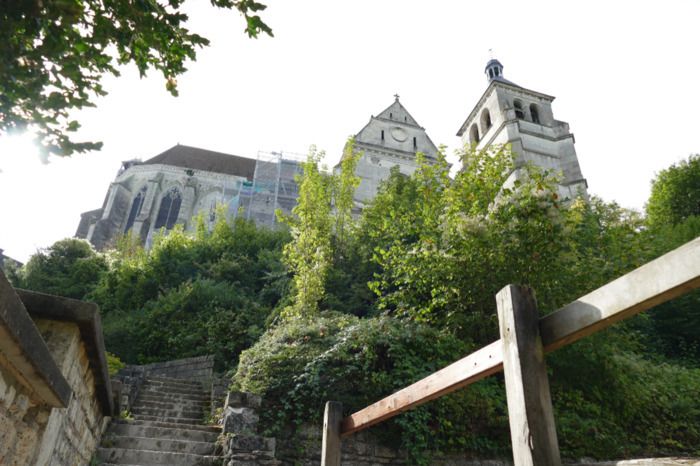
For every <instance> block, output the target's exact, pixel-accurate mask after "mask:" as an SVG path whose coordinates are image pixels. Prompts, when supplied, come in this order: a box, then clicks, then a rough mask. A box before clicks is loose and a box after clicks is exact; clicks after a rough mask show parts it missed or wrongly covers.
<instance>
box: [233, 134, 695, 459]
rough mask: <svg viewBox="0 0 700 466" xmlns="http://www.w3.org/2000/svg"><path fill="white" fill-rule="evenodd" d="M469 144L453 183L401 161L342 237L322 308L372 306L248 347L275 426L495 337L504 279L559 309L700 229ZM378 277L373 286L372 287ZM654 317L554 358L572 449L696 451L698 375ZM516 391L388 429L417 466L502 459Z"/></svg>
mask: <svg viewBox="0 0 700 466" xmlns="http://www.w3.org/2000/svg"><path fill="white" fill-rule="evenodd" d="M460 155H461V156H462V159H463V165H464V167H465V168H464V170H463V171H461V172H459V173H458V174H457V176H456V177H455V178H454V179H451V178H450V177H449V176H448V168H449V167H448V165H447V163H446V162H445V159H444V156H443V155H442V154H439V156H438V158H437V160H436V161H432V162H431V163H424V164H423V165H422V166H421V167H420V168H419V170H418V171H417V172H416V173H415V174H414V175H413V176H411V177H406V176H403V175H402V174H400V173H399V172H398V170H393V172H392V174H391V176H390V178H389V179H388V180H387V181H386V182H385V183H384V184H383V186H382V188H381V190H380V192H379V194H378V195H377V197H376V198H375V200H374V201H373V203H372V204H371V205H370V206H369V207H367V208H366V209H365V210H364V211H363V212H362V214H361V216H360V219H359V223H357V225H356V226H354V227H353V228H351V229H350V230H349V233H348V234H347V235H346V236H345V238H344V239H343V242H342V243H341V242H338V241H337V238H336V237H335V236H333V235H332V234H331V242H330V244H331V248H332V250H333V257H334V260H333V262H332V264H331V266H329V268H328V274H327V279H326V283H325V288H324V291H323V293H324V296H323V299H322V300H321V301H320V303H319V307H320V308H321V309H339V310H342V311H344V312H346V313H351V314H357V315H362V316H367V315H369V316H372V315H374V316H375V317H369V318H363V319H356V318H354V317H350V316H349V315H347V314H346V315H342V314H333V313H328V312H324V313H322V314H321V317H317V318H313V319H311V318H306V319H304V318H302V319H296V320H293V321H282V322H279V323H278V325H277V326H276V327H273V328H272V329H270V330H268V332H266V333H265V334H264V335H263V336H262V337H261V339H260V340H259V341H258V343H256V345H255V346H253V347H252V348H251V349H250V350H247V351H246V352H244V354H243V356H242V359H241V362H240V364H239V367H238V372H237V374H236V376H235V377H234V384H235V385H236V386H237V387H239V388H242V389H246V390H252V391H254V392H257V393H261V394H263V395H264V396H265V399H266V400H268V403H270V409H267V410H265V412H266V413H267V414H266V417H265V419H264V421H265V423H266V425H267V428H268V429H270V431H271V432H279V431H280V430H281V429H282V426H284V425H285V424H288V423H300V422H303V421H310V422H313V423H316V424H318V423H320V416H321V412H322V406H323V402H324V401H326V400H328V399H335V400H339V401H342V402H343V403H344V405H345V406H346V408H347V409H348V410H350V411H351V410H353V409H356V408H359V407H361V406H364V405H366V404H368V403H369V402H372V401H376V400H377V399H379V398H381V397H382V396H383V395H386V394H388V393H390V392H392V391H395V390H396V389H398V388H401V387H403V386H406V385H408V384H410V383H412V382H414V381H416V380H417V379H419V378H420V377H422V376H423V375H426V374H427V373H430V372H433V371H434V370H435V369H437V368H439V367H441V366H442V365H445V364H447V363H448V362H452V361H454V360H456V359H458V358H459V357H461V356H463V355H464V354H465V352H469V351H468V350H471V349H473V348H476V347H480V346H482V345H483V344H485V343H490V342H491V341H493V340H495V339H496V338H497V331H496V327H497V321H496V317H495V303H494V301H493V297H494V295H495V294H496V293H497V292H498V291H499V289H500V288H501V287H503V286H504V285H505V284H508V283H523V284H528V285H530V286H532V287H533V288H534V289H535V290H536V291H537V295H538V302H539V306H540V308H541V309H542V312H550V311H551V310H554V309H556V308H558V307H559V306H561V305H563V304H566V303H567V302H569V301H571V300H573V299H575V298H577V297H578V296H581V295H583V294H585V293H586V292H588V291H591V290H592V289H595V288H597V287H598V286H601V285H603V284H605V283H607V282H609V281H610V280H612V279H614V278H616V277H617V276H619V275H622V274H624V273H626V272H628V271H630V270H631V269H633V268H635V267H638V266H639V265H641V264H643V263H645V262H647V261H649V260H650V259H652V258H653V257H655V256H657V255H659V254H662V253H663V252H666V250H668V249H670V248H672V247H675V246H673V245H672V244H674V243H677V244H675V245H676V246H677V245H678V244H680V243H682V242H684V241H687V240H688V239H691V238H692V237H693V235H694V234H695V231H696V230H694V228H695V226H694V224H692V221H688V223H687V224H685V223H684V224H683V225H682V227H681V226H674V227H673V232H670V231H669V232H668V234H659V236H653V235H652V234H651V233H650V230H648V229H646V228H645V222H644V218H642V217H641V216H640V215H639V214H638V213H636V212H634V211H630V210H626V209H623V208H620V207H619V206H618V205H616V204H614V203H605V202H603V201H601V200H600V199H597V198H595V197H592V198H590V199H588V200H583V199H567V200H561V199H559V198H558V194H557V190H556V189H555V186H556V178H555V177H554V176H553V174H551V173H548V172H547V171H544V170H541V169H537V168H535V167H531V166H524V167H522V168H520V170H519V173H518V177H517V178H516V177H510V174H511V170H512V167H513V160H512V155H511V154H510V151H509V150H508V148H506V147H494V148H491V149H487V150H484V151H476V150H474V149H473V148H467V149H465V150H464V151H462V152H461V153H460ZM341 244H342V249H343V250H342V253H341V252H339V251H338V248H340V247H341ZM310 268H311V266H310ZM368 285H369V287H370V288H371V289H372V290H373V291H374V293H375V296H374V297H372V296H371V295H370V296H367V295H366V294H363V293H366V290H367V286H368ZM363 289H364V290H365V291H364V292H363ZM349 303H351V304H349ZM363 304H364V305H365V311H364V312H359V311H358V307H360V306H362V305H363ZM377 315H379V317H376V316H377ZM651 315H652V316H653V313H652V314H651ZM684 315H686V314H684ZM686 316H687V315H686ZM690 316H691V317H692V316H693V314H692V313H691V314H690ZM678 323H679V322H678V321H677V322H670V323H669V325H670V327H669V332H670V331H671V329H673V328H676V326H677V325H678ZM654 326H657V323H656V322H655V321H654V319H653V318H650V317H649V316H642V317H640V318H637V319H635V320H632V321H631V322H626V323H624V324H622V325H618V326H616V327H614V328H612V329H609V330H607V331H606V332H604V333H602V334H599V335H596V336H594V337H590V338H588V339H586V340H584V341H583V342H579V343H577V344H576V345H574V346H572V347H567V348H565V349H563V350H561V351H559V352H558V353H555V354H554V355H552V356H551V357H550V358H548V361H549V362H550V370H551V373H552V376H551V380H552V396H553V400H554V405H555V410H556V413H557V415H556V418H557V419H560V441H561V445H562V451H563V453H564V455H565V456H569V457H572V458H576V457H581V456H594V457H599V458H612V457H619V456H629V455H647V454H648V455H652V454H672V453H674V454H677V453H693V452H695V451H696V447H695V446H694V445H697V444H698V440H699V437H698V432H697V429H694V428H690V429H689V428H687V426H688V425H697V424H698V409H699V408H700V405H698V404H697V402H696V401H695V400H693V398H692V396H691V395H690V394H691V393H693V392H694V391H697V389H698V387H700V385H698V383H699V382H700V379H698V372H697V371H694V370H688V369H687V368H685V367H682V366H679V365H674V364H671V363H668V362H666V361H665V360H663V359H662V357H661V355H659V354H658V353H657V352H653V351H644V349H643V348H644V342H645V341H646V340H647V339H648V338H649V337H650V335H651V334H652V330H650V329H652V328H660V327H658V326H657V327H654ZM688 328H689V332H688V333H692V330H691V329H692V328H695V326H689V327H688ZM416 329H421V330H416ZM431 332H432V333H431ZM406 335H410V338H409V337H407V336H406ZM418 335H420V336H418ZM423 337H425V340H423ZM408 340H410V343H406V342H407V341H408ZM422 341H424V343H421V342H422ZM449 342H452V343H449ZM455 342H459V344H457V345H456V346H452V345H453V344H454V343H455ZM413 344H416V345H417V346H416V347H414V346H411V345H413ZM404 345H405V346H404ZM382 348H390V349H385V350H382ZM391 348H394V349H395V350H394V349H391ZM399 348H400V349H399ZM422 348H430V350H431V353H430V354H424V353H422V352H421V349H422ZM416 355H417V357H416V358H415V359H413V357H414V356H416ZM641 355H643V357H642V356H641ZM404 358H405V359H404ZM438 361H439V362H438ZM430 364H432V365H433V366H432V368H429V367H428V366H429V365H430ZM680 391H683V395H681V396H678V397H676V398H674V397H673V395H672V394H673V393H676V392H680ZM475 393H476V394H477V395H478V396H474V394H475ZM686 394H688V395H687V396H686ZM503 395H504V390H503V386H502V382H501V379H500V378H499V377H495V378H491V379H488V380H487V381H484V382H482V383H480V384H477V385H475V386H474V387H470V388H469V389H467V390H464V391H460V392H458V393H456V394H453V395H451V396H449V397H446V398H444V399H440V400H439V401H433V402H431V403H430V404H428V405H426V406H425V407H422V408H420V409H417V410H415V411H411V412H409V413H405V414H402V415H401V416H399V417H397V418H396V420H395V421H394V422H393V423H389V424H386V425H384V424H383V427H379V428H377V429H378V432H379V433H380V434H381V432H384V434H386V435H388V437H386V440H388V442H389V443H390V444H391V445H398V444H399V441H400V442H401V445H402V449H405V450H406V451H408V452H409V453H410V454H411V455H412V461H413V462H415V463H420V462H424V461H426V457H425V455H424V453H425V451H427V450H442V451H446V450H458V451H464V450H468V451H469V452H472V453H474V454H477V455H479V456H494V455H499V454H504V452H506V451H507V450H508V440H507V439H508V434H507V423H506V421H505V419H506V418H505V411H506V407H505V401H504V397H503ZM657 397H659V402H658V403H656V404H655V405H654V406H653V407H650V405H651V404H653V403H654V402H656V398H657ZM472 416H473V417H472ZM464 419H469V421H468V422H464ZM396 435H398V438H397V437H396ZM392 436H393V437H392ZM621 439H622V441H620V440H621Z"/></svg>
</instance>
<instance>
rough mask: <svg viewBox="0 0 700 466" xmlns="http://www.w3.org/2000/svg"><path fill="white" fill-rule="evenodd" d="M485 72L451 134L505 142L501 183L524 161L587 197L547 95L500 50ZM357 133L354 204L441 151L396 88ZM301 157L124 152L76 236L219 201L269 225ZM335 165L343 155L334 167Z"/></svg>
mask: <svg viewBox="0 0 700 466" xmlns="http://www.w3.org/2000/svg"><path fill="white" fill-rule="evenodd" d="M484 72H485V74H486V79H487V83H488V84H487V87H486V90H485V91H484V93H483V94H482V96H481V98H480V99H479V100H478V102H476V104H475V106H474V108H473V109H472V110H471V111H470V113H469V114H468V116H467V118H466V120H465V121H464V123H462V126H461V127H460V128H459V130H458V131H457V136H459V137H461V138H462V142H463V143H464V144H471V145H473V146H474V147H476V148H477V149H483V148H486V147H488V146H490V145H493V144H509V145H510V146H511V147H512V150H513V152H514V154H515V169H514V171H513V173H511V174H510V177H509V178H508V181H506V185H508V184H512V183H514V181H515V180H517V179H518V178H519V177H521V176H522V175H523V170H522V168H523V166H524V165H525V164H527V163H531V164H535V165H537V166H540V167H542V168H545V169H548V170H551V171H554V172H556V173H558V174H559V175H560V180H559V184H558V187H557V188H558V190H559V195H560V197H561V198H562V199H573V198H575V197H577V196H583V197H586V196H587V183H586V180H585V178H584V177H583V175H582V173H581V168H580V166H579V162H578V157H577V155H576V149H575V147H574V142H575V140H574V135H573V134H572V133H571V131H570V130H569V125H568V123H565V122H563V121H559V120H556V119H555V118H554V114H553V111H552V101H553V100H554V97H552V96H550V95H547V94H544V93H541V92H538V91H533V90H530V89H527V88H524V87H522V86H519V85H517V84H515V83H513V82H511V81H509V80H507V79H506V78H505V77H504V75H503V65H502V64H501V62H499V61H498V60H495V59H492V60H490V61H489V62H488V63H487V64H486V68H485V70H484ZM354 139H355V150H356V151H358V152H361V153H362V156H361V157H360V160H359V161H358V164H357V169H356V174H357V175H358V176H359V177H360V185H359V187H358V188H357V190H356V192H355V203H356V205H357V207H358V208H362V207H363V206H364V205H366V204H367V203H368V202H370V201H371V200H372V199H373V198H374V196H375V195H376V193H377V190H378V188H379V185H380V183H381V181H382V180H384V179H386V178H387V177H388V176H389V173H390V171H391V169H392V167H398V169H399V171H400V172H401V173H402V174H404V175H407V176H410V175H411V174H413V173H414V172H415V171H416V169H417V168H418V162H417V158H416V154H417V153H418V152H420V153H422V154H423V155H424V160H425V161H426V162H427V163H433V162H435V161H436V157H437V152H438V149H437V147H436V146H435V144H434V143H433V141H432V140H431V139H430V137H429V136H428V134H427V132H426V130H425V128H423V127H422V126H420V124H418V122H417V120H416V119H415V118H414V117H413V116H412V115H411V114H410V113H409V112H408V110H407V109H406V108H405V107H404V106H403V105H402V104H401V102H400V101H399V96H398V95H395V96H394V101H393V102H392V103H391V105H389V106H388V107H387V108H386V109H384V110H383V111H381V112H380V113H379V114H377V116H371V118H370V120H369V122H368V123H367V124H366V125H365V126H364V127H363V128H362V129H361V130H360V131H359V132H358V133H356V134H355V138H354ZM300 161H301V160H300V158H298V157H294V156H290V155H287V154H282V153H263V152H261V153H259V154H258V157H257V159H253V158H247V157H241V156H237V155H229V154H223V153H219V152H213V151H209V150H205V149H199V148H196V147H189V146H183V145H179V144H178V145H176V146H174V147H172V148H170V149H168V150H166V151H165V152H163V153H161V154H159V155H157V156H155V157H153V158H151V159H148V160H146V161H144V162H142V161H140V160H129V161H125V162H123V163H122V167H121V169H120V170H119V173H118V174H117V176H116V178H115V180H114V181H113V182H112V183H111V184H110V187H109V189H108V191H107V195H106V196H105V200H104V202H103V205H102V207H101V208H99V209H96V210H92V211H89V212H85V213H83V214H82V215H81V220H80V224H79V226H78V230H77V232H76V237H78V238H85V239H87V240H88V241H90V243H92V244H93V245H94V246H95V248H97V249H104V248H107V247H109V246H111V245H113V244H114V241H115V240H116V238H118V237H119V236H120V235H122V234H124V233H126V232H129V231H131V232H132V234H133V235H135V236H137V237H138V238H140V239H141V241H142V242H143V243H144V244H146V245H147V246H148V245H149V244H150V242H151V241H152V238H153V235H154V234H155V233H156V232H157V231H159V230H161V229H165V230H170V229H172V228H173V227H174V226H175V225H183V227H184V228H185V229H192V228H194V225H193V220H192V218H193V217H194V216H196V215H199V214H203V215H204V217H205V219H206V221H208V222H212V221H213V219H214V211H215V209H216V208H217V205H220V204H223V205H224V207H225V209H227V211H228V214H229V216H231V217H235V216H237V215H244V216H245V217H246V218H248V219H251V220H253V221H255V222H256V224H258V225H264V226H267V227H270V228H273V227H275V225H276V216H275V211H276V210H277V209H279V210H281V211H282V212H283V213H285V214H289V213H290V212H291V210H292V208H293V207H294V205H295V203H296V199H297V196H298V188H297V184H296V181H295V175H297V174H299V173H300V172H301V166H300ZM339 169H340V165H336V167H335V168H334V170H335V171H338V170H339Z"/></svg>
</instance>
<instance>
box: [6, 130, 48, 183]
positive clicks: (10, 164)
mask: <svg viewBox="0 0 700 466" xmlns="http://www.w3.org/2000/svg"><path fill="white" fill-rule="evenodd" d="M40 164H41V159H40V158H39V150H38V148H37V146H36V143H35V142H34V140H33V137H32V135H31V134H30V133H27V132H25V133H22V134H13V135H11V136H8V135H3V136H0V173H3V174H11V173H22V172H24V171H26V170H29V169H32V168H35V167H37V166H38V165H40Z"/></svg>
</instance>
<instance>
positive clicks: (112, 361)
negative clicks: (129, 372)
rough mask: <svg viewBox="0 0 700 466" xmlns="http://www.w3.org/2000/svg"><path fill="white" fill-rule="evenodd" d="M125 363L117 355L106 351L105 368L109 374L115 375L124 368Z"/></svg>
mask: <svg viewBox="0 0 700 466" xmlns="http://www.w3.org/2000/svg"><path fill="white" fill-rule="evenodd" d="M125 367H126V364H124V362H122V360H121V359H119V356H117V355H115V354H112V353H110V352H109V351H107V369H108V370H109V376H110V377H111V376H113V375H115V374H116V373H117V372H119V371H120V370H122V369H124V368H125Z"/></svg>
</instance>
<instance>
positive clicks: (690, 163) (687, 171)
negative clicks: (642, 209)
mask: <svg viewBox="0 0 700 466" xmlns="http://www.w3.org/2000/svg"><path fill="white" fill-rule="evenodd" d="M646 212H647V219H648V222H649V225H651V226H652V227H655V226H661V225H667V224H677V223H679V222H681V221H682V220H684V219H686V218H688V217H689V216H692V215H700V154H694V155H691V156H690V157H688V160H683V161H681V162H679V163H677V164H673V165H671V166H670V167H668V168H666V169H665V170H661V171H660V172H659V173H658V174H657V175H656V178H655V179H654V180H653V181H652V182H651V195H650V196H649V201H648V202H647V205H646Z"/></svg>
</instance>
